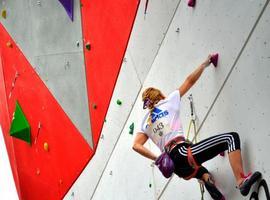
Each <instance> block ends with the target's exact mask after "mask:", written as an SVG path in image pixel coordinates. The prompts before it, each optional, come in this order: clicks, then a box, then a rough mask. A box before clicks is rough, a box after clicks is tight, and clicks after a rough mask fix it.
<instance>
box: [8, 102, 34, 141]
mask: <svg viewBox="0 0 270 200" xmlns="http://www.w3.org/2000/svg"><path fill="white" fill-rule="evenodd" d="M9 133H10V135H11V136H13V137H16V138H18V139H21V140H24V141H25V142H27V143H29V144H31V134H30V125H29V123H28V121H27V119H26V117H25V115H24V113H23V111H22V108H21V106H20V105H19V103H18V101H16V108H15V112H14V116H13V119H12V122H11V127H10V131H9Z"/></svg>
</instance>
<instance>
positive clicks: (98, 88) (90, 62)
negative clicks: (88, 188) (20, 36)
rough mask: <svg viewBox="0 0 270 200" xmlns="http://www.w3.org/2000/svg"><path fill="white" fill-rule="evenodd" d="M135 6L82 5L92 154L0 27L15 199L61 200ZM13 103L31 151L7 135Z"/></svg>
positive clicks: (98, 123)
mask: <svg viewBox="0 0 270 200" xmlns="http://www.w3.org/2000/svg"><path fill="white" fill-rule="evenodd" d="M138 4H139V1H138V0H130V1H122V0H114V1H113V0H106V1H102V0H91V1H88V0H83V1H82V26H83V37H84V42H85V44H86V43H87V42H90V44H91V47H92V48H91V50H90V51H88V50H84V55H85V65H86V76H87V77H86V78H87V91H88V97H89V101H90V115H91V116H90V117H91V127H92V133H93V139H94V149H90V147H89V145H88V144H87V142H86V141H85V140H84V138H83V137H82V136H81V135H80V133H79V131H78V130H77V129H76V127H75V126H74V124H73V123H72V122H71V120H70V119H69V118H68V116H67V115H66V113H65V112H64V111H63V109H62V108H61V106H60V105H59V104H58V102H57V101H56V100H55V98H54V97H53V96H52V94H51V93H50V92H49V90H48V88H47V87H46V85H45V84H44V83H43V82H42V80H41V79H40V77H39V76H38V74H37V73H36V72H35V71H34V69H33V68H32V66H31V65H30V64H29V62H28V61H27V59H26V58H25V57H24V55H23V53H22V52H21V51H20V49H19V48H18V47H17V46H16V44H15V43H14V41H13V40H12V38H11V37H10V36H9V34H8V33H7V31H6V30H5V28H4V27H3V26H2V24H0V38H1V40H0V124H1V126H2V129H3V134H4V138H5V142H6V146H7V150H8V154H9V159H10V162H11V165H12V172H13V176H14V180H15V184H16V187H17V191H18V194H19V196H20V199H39V200H42V199H44V200H45V199H46V200H47V199H50V200H51V199H61V198H62V197H63V196H64V195H65V194H66V192H67V191H68V190H69V188H70V187H71V186H72V184H73V183H74V182H75V180H76V179H77V178H78V176H79V175H80V174H81V172H82V171H83V169H84V168H85V166H86V165H87V163H88V162H89V160H90V159H91V157H92V156H93V154H94V151H95V149H96V146H97V142H98V138H99V136H100V133H101V129H102V126H103V122H104V119H105V115H106V112H107V109H108V106H109V103H110V99H111V96H112V93H113V89H114V86H115V83H116V80H117V76H118V73H119V70H120V67H121V63H122V59H123V56H124V53H125V51H126V47H127V43H128V39H129V36H130V33H131V30H132V25H133V22H134V19H135V16H136V12H137V8H138ZM7 42H11V43H12V45H13V46H12V47H8V46H7ZM16 73H19V76H18V78H17V79H16V81H15V75H16ZM12 85H14V87H13V86H12ZM10 93H11V95H10ZM16 100H18V101H19V103H20V105H21V107H22V109H23V112H24V114H25V116H26V118H27V119H28V121H29V124H30V126H31V139H32V145H31V146H30V145H29V144H27V143H26V142H24V141H22V140H19V139H16V138H12V137H11V136H9V128H10V124H11V121H12V115H13V112H14V109H15V102H16ZM93 103H95V104H96V105H97V109H93V108H92V107H91V105H92V104H93ZM39 123H41V129H40V130H39V129H38V124H39ZM112 134H113V133H112ZM35 140H36V141H37V142H36V143H35ZM44 142H47V143H48V144H49V151H48V152H47V151H45V150H44V148H43V144H44Z"/></svg>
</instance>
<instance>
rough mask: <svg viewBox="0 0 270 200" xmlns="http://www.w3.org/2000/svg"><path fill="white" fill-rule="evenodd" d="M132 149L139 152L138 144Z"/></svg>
mask: <svg viewBox="0 0 270 200" xmlns="http://www.w3.org/2000/svg"><path fill="white" fill-rule="evenodd" d="M132 149H133V150H134V151H136V152H137V151H138V144H133V146H132Z"/></svg>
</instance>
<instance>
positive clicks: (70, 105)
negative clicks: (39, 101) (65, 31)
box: [35, 52, 93, 146]
mask: <svg viewBox="0 0 270 200" xmlns="http://www.w3.org/2000/svg"><path fill="white" fill-rule="evenodd" d="M35 66H37V67H36V71H37V73H38V74H39V76H40V77H41V78H42V79H43V81H44V82H45V83H46V85H47V87H48V88H49V89H50V91H51V92H52V94H53V95H54V97H55V98H56V99H57V101H58V102H59V103H60V105H61V106H62V108H63V109H64V110H65V112H66V113H67V115H68V116H69V117H70V119H72V121H73V122H74V123H75V124H76V126H77V127H79V128H80V129H79V130H80V132H81V134H82V135H83V137H84V138H85V139H86V140H87V142H88V143H89V144H90V146H93V141H92V134H91V127H90V116H89V114H88V98H87V94H86V93H85V91H86V89H87V88H86V81H85V68H84V60H83V57H82V55H81V53H80V52H78V53H65V54H64V53H61V54H57V55H47V56H37V57H35Z"/></svg>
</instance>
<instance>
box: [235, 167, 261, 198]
mask: <svg viewBox="0 0 270 200" xmlns="http://www.w3.org/2000/svg"><path fill="white" fill-rule="evenodd" d="M241 176H242V178H245V180H244V181H243V182H242V183H241V185H240V186H239V189H240V192H241V194H242V195H243V196H247V195H248V193H249V191H250V188H251V186H252V185H253V184H254V183H255V182H256V181H257V180H258V179H260V178H261V176H262V174H261V172H258V171H257V172H255V173H253V174H252V173H249V174H248V175H247V176H245V175H244V174H241Z"/></svg>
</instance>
